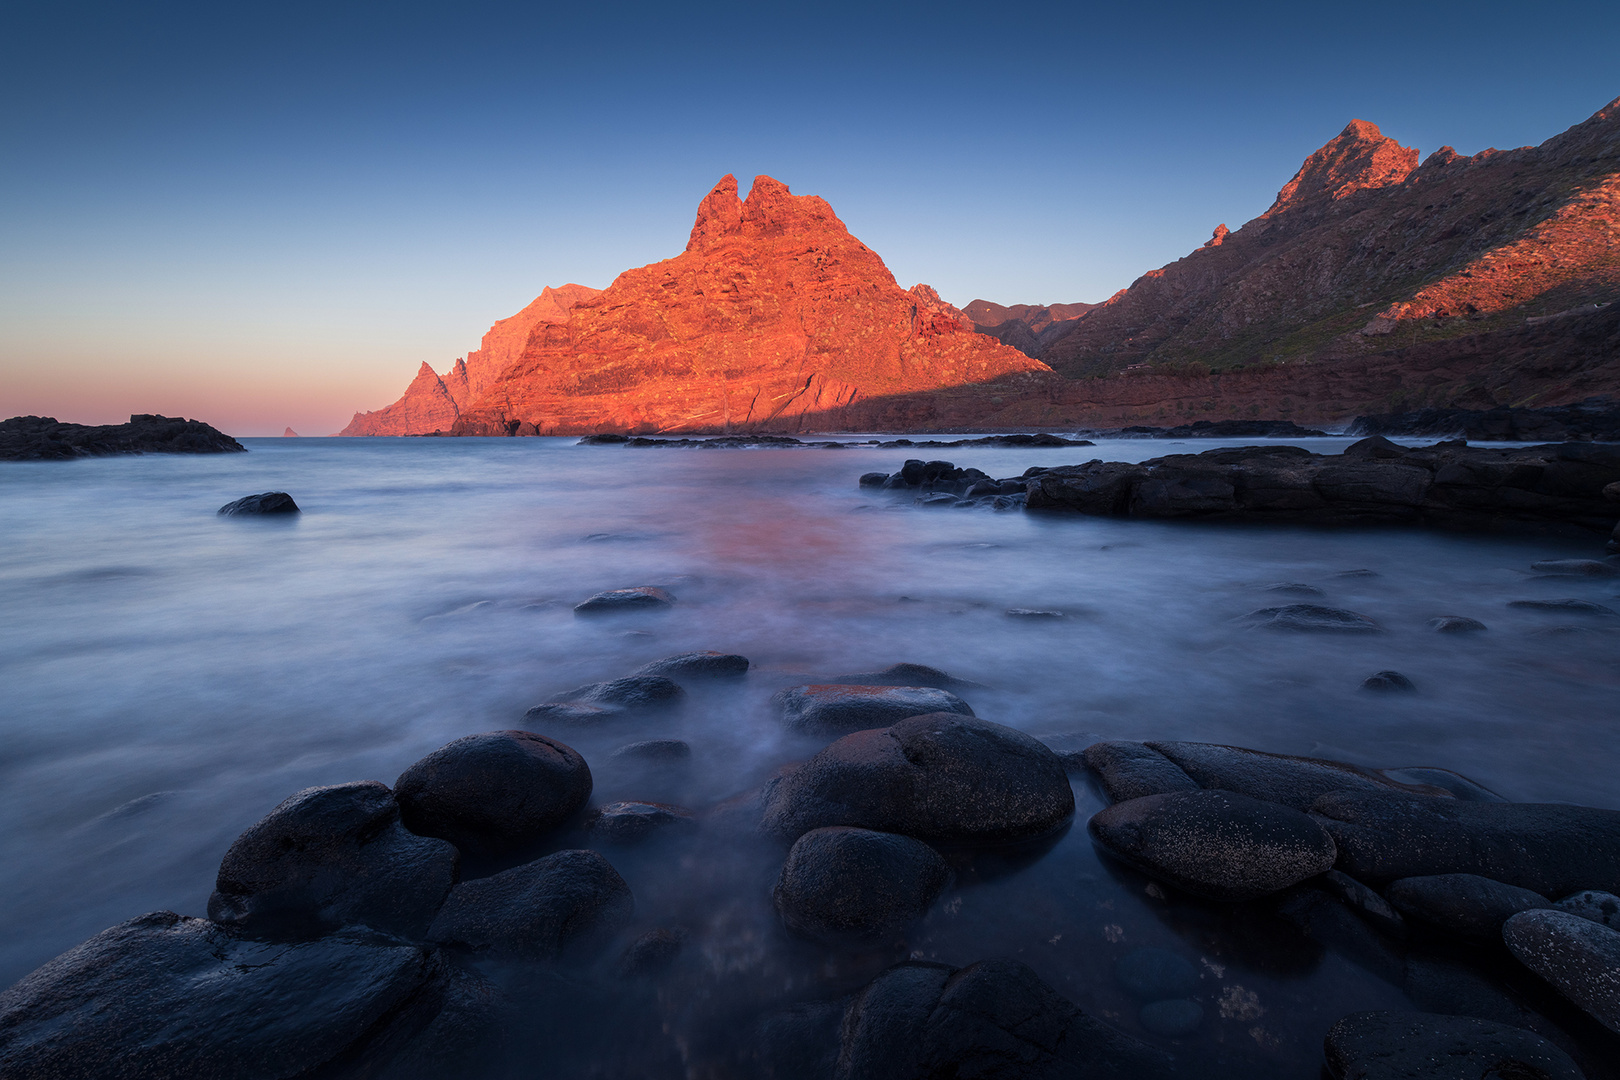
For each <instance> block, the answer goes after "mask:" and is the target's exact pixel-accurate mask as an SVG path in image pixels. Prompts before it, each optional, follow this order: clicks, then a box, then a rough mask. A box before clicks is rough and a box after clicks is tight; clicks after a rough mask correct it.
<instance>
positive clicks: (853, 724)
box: [771, 683, 973, 735]
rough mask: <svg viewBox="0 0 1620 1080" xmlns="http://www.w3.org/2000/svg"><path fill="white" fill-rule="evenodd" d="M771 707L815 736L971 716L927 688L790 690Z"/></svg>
mask: <svg viewBox="0 0 1620 1080" xmlns="http://www.w3.org/2000/svg"><path fill="white" fill-rule="evenodd" d="M771 701H772V702H773V703H774V704H775V705H776V707H777V708H778V709H780V710H781V711H782V720H783V722H784V723H786V724H787V726H788V727H789V728H791V729H793V730H794V731H803V732H806V733H809V734H814V735H843V734H846V733H848V732H851V731H864V730H866V729H868V728H880V727H887V726H888V725H890V724H893V723H896V722H898V721H900V720H904V719H905V718H906V717H908V716H922V715H925V714H927V713H958V714H960V715H962V716H972V715H973V708H972V707H971V706H970V705H968V703H967V702H965V701H963V700H962V699H961V698H959V697H957V696H956V695H955V694H953V693H951V692H950V691H948V690H937V689H935V688H933V687H930V686H848V685H844V684H841V683H820V684H817V685H812V686H793V687H789V688H788V689H786V690H782V691H779V692H778V693H777V694H776V696H775V697H773V698H772V699H771Z"/></svg>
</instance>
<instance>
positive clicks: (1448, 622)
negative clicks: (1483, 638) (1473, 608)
mask: <svg viewBox="0 0 1620 1080" xmlns="http://www.w3.org/2000/svg"><path fill="white" fill-rule="evenodd" d="M1429 628H1430V629H1431V630H1433V631H1434V632H1435V633H1437V634H1474V633H1478V632H1479V631H1481V630H1483V629H1485V624H1484V623H1482V622H1480V621H1479V620H1478V619H1470V618H1469V617H1468V616H1466V615H1441V616H1440V617H1439V618H1437V619H1430V620H1429Z"/></svg>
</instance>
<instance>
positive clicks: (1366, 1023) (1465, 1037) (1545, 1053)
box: [1323, 1012, 1585, 1080]
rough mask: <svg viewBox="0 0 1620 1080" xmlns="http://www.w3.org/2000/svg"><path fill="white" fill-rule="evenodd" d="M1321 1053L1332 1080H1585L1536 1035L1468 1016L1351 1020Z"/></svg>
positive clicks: (1337, 1027) (1366, 1015)
mask: <svg viewBox="0 0 1620 1080" xmlns="http://www.w3.org/2000/svg"><path fill="white" fill-rule="evenodd" d="M1323 1049H1324V1052H1325V1054H1326V1057H1327V1071H1328V1073H1329V1075H1331V1076H1332V1077H1333V1080H1585V1077H1584V1075H1583V1074H1582V1073H1581V1070H1580V1069H1579V1068H1577V1067H1576V1065H1575V1063H1574V1062H1573V1061H1571V1060H1570V1059H1569V1055H1568V1054H1566V1053H1564V1052H1563V1051H1562V1050H1560V1049H1558V1047H1556V1046H1554V1045H1553V1044H1552V1043H1550V1042H1548V1041H1547V1040H1546V1039H1543V1038H1542V1037H1541V1036H1540V1035H1537V1034H1536V1033H1535V1032H1533V1031H1525V1030H1524V1029H1523V1028H1517V1027H1509V1026H1507V1025H1506V1024H1498V1023H1493V1022H1491V1021H1489V1020H1476V1019H1474V1018H1473V1017H1470V1016H1441V1015H1438V1014H1435V1013H1397V1012H1362V1013H1351V1014H1350V1015H1349V1016H1347V1017H1345V1018H1344V1019H1343V1020H1340V1021H1339V1022H1338V1023H1337V1024H1334V1025H1333V1028H1332V1029H1331V1030H1330V1031H1329V1032H1328V1034H1327V1040H1326V1042H1325V1044H1324V1047H1323Z"/></svg>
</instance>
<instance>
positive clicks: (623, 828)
mask: <svg viewBox="0 0 1620 1080" xmlns="http://www.w3.org/2000/svg"><path fill="white" fill-rule="evenodd" d="M692 820H693V819H692V812H691V811H690V810H684V809H682V808H681V807H679V806H670V805H668V804H666V803H651V802H611V803H608V804H607V805H606V806H603V807H601V808H600V809H599V810H597V811H596V812H595V813H594V814H592V815H591V816H590V818H588V819H587V820H586V822H585V828H586V830H587V831H588V832H589V833H590V834H591V839H593V840H598V841H600V842H602V843H604V844H633V843H635V842H636V841H638V840H645V839H646V838H647V837H649V836H651V835H652V834H653V833H654V832H656V831H657V830H659V829H665V828H668V827H669V826H671V825H690V824H692Z"/></svg>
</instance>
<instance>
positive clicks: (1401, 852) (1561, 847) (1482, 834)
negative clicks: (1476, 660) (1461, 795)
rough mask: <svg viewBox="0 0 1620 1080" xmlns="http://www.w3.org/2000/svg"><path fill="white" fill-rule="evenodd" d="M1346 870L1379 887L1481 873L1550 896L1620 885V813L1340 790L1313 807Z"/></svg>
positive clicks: (1341, 866)
mask: <svg viewBox="0 0 1620 1080" xmlns="http://www.w3.org/2000/svg"><path fill="white" fill-rule="evenodd" d="M1311 813H1312V814H1314V815H1317V817H1318V819H1319V820H1321V822H1322V825H1323V827H1325V828H1326V829H1327V831H1328V833H1329V834H1330V835H1332V837H1333V840H1334V842H1335V843H1336V844H1337V845H1338V848H1339V861H1338V867H1339V869H1340V870H1343V871H1344V872H1345V873H1347V874H1349V875H1351V876H1352V877H1355V878H1358V879H1360V880H1362V881H1367V882H1371V883H1374V884H1377V883H1381V882H1388V881H1393V880H1395V879H1396V878H1404V877H1424V876H1429V875H1433V874H1478V875H1480V876H1481V877H1487V878H1491V879H1493V880H1495V881H1500V882H1504V883H1506V884H1508V885H1517V886H1518V887H1519V888H1521V889H1530V890H1533V891H1535V892H1538V893H1540V894H1541V895H1543V896H1568V895H1569V894H1570V893H1572V892H1576V891H1578V890H1581V889H1603V890H1606V891H1609V892H1614V891H1616V890H1617V889H1620V811H1616V810H1602V809H1597V808H1595V807H1590V806H1567V805H1564V804H1562V803H1500V802H1499V803H1492V802H1470V801H1466V800H1463V799H1437V798H1425V797H1423V796H1418V795H1402V794H1399V793H1395V792H1390V793H1380V792H1373V791H1335V792H1330V793H1328V794H1326V795H1323V796H1322V797H1321V798H1320V799H1318V800H1317V801H1316V803H1315V804H1314V805H1313V806H1312V807H1311Z"/></svg>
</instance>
